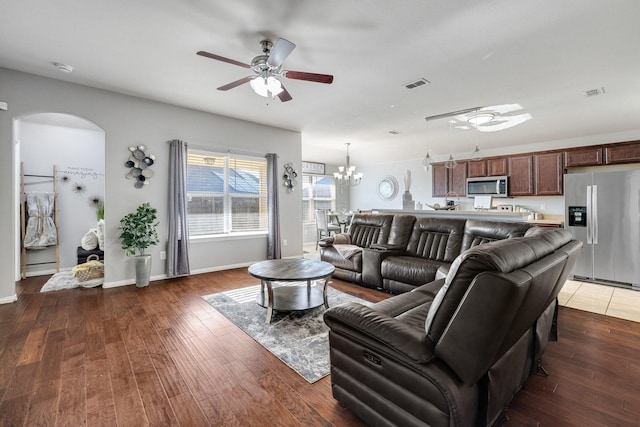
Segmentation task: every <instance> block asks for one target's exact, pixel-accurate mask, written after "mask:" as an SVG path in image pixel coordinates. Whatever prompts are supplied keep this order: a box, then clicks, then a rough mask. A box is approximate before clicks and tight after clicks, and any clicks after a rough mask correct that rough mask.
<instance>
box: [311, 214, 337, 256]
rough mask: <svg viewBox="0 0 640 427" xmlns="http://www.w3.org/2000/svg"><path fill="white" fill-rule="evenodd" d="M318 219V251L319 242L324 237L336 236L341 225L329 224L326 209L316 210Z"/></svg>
mask: <svg viewBox="0 0 640 427" xmlns="http://www.w3.org/2000/svg"><path fill="white" fill-rule="evenodd" d="M315 217H316V230H317V237H316V250H318V242H319V241H320V239H322V238H323V237H329V236H330V235H331V234H335V233H336V232H338V233H339V232H340V231H341V228H340V225H337V224H331V223H329V216H328V215H327V210H326V209H316V210H315Z"/></svg>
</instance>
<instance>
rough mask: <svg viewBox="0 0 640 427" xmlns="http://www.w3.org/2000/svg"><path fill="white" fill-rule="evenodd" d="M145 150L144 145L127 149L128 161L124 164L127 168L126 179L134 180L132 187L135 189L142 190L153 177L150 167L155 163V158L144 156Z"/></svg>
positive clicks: (150, 155)
mask: <svg viewBox="0 0 640 427" xmlns="http://www.w3.org/2000/svg"><path fill="white" fill-rule="evenodd" d="M146 149H147V147H146V146H144V145H138V146H137V147H135V146H131V147H129V152H130V155H129V159H128V160H127V161H126V162H125V164H124V165H125V166H126V167H128V168H129V172H128V173H127V175H126V177H127V179H134V180H135V182H134V183H133V186H134V187H135V188H142V187H143V186H145V185H148V184H149V178H151V177H152V176H153V170H151V165H153V164H154V163H155V159H156V157H155V156H154V155H153V154H146V153H145V150H146Z"/></svg>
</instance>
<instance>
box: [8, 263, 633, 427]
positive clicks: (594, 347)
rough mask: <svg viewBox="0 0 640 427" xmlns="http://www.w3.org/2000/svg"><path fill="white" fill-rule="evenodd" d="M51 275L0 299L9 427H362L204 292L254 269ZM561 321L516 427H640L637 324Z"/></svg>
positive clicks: (364, 294)
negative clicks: (9, 299)
mask: <svg viewBox="0 0 640 427" xmlns="http://www.w3.org/2000/svg"><path fill="white" fill-rule="evenodd" d="M46 279H47V277H35V278H29V279H27V280H24V281H22V282H20V283H19V285H18V294H19V299H18V302H16V303H13V304H4V305H0V397H1V400H0V426H22V425H25V426H47V425H51V426H53V425H59V426H80V425H88V426H101V425H104V426H144V425H156V426H168V425H180V426H207V425H212V426H234V425H237V426H254V425H255V426H270V425H278V426H316V425H317V426H330V425H334V426H360V425H362V424H361V423H360V422H359V421H358V420H357V419H356V418H354V417H353V416H352V415H351V414H350V413H349V412H347V411H346V410H343V409H342V408H340V406H339V405H337V404H336V402H335V401H334V399H333V397H332V396H331V379H330V377H325V378H324V379H322V380H320V381H318V382H316V383H315V384H308V383H307V382H306V381H305V380H304V379H302V378H301V377H300V376H299V375H298V374H296V373H295V372H294V371H292V370H291V369H290V368H288V367H287V366H286V365H285V364H283V363H282V362H280V361H279V360H278V359H277V358H276V357H275V356H273V355H271V353H269V352H268V351H267V350H265V349H264V348H263V347H262V346H260V345H259V344H257V343H256V342H255V341H253V339H251V338H250V337H249V336H247V335H245V334H244V333H243V332H242V331H240V330H239V329H238V328H237V327H235V326H234V325H233V324H232V323H230V322H229V321H228V320H227V319H226V318H224V317H223V316H222V315H220V314H219V313H218V312H217V311H216V310H214V309H213V308H211V307H210V306H209V305H208V304H207V303H206V302H205V301H204V300H203V299H202V298H200V297H201V296H202V295H206V294H210V293H215V292H220V291H223V290H228V289H232V288H238V287H243V286H248V285H251V284H256V283H257V280H256V279H254V278H252V277H250V276H249V275H248V274H247V272H246V269H235V270H228V271H222V272H216V273H209V274H201V275H195V276H192V277H189V278H183V279H177V280H166V281H161V282H153V283H152V284H151V285H150V286H149V287H147V288H143V289H137V288H135V287H134V286H126V287H120V288H114V289H101V288H97V289H74V290H66V291H57V292H48V293H40V292H39V291H40V288H41V287H42V285H43V284H44V282H45V281H46ZM332 286H333V287H335V288H337V289H340V290H343V291H346V292H350V293H352V294H355V295H357V296H359V297H361V298H364V299H367V300H369V301H379V300H382V299H385V298H387V297H388V295H386V294H384V293H381V292H377V291H374V290H370V289H365V288H362V287H358V286H355V285H351V284H348V283H346V282H341V281H339V280H333V281H332ZM559 324H560V340H559V341H558V342H552V343H549V345H548V346H547V350H546V353H545V355H544V359H543V360H544V366H545V367H546V369H547V370H548V371H549V372H550V375H549V376H548V377H546V378H544V377H539V376H534V377H532V378H531V379H530V380H529V381H528V383H527V385H526V387H525V389H523V390H522V391H521V392H520V393H518V395H517V396H516V398H515V399H514V400H513V401H512V403H511V405H510V410H509V417H510V421H509V422H508V425H509V426H602V425H607V426H631V425H638V420H640V393H639V391H640V324H639V323H634V322H630V321H624V320H618V319H614V318H609V317H605V316H600V315H596V314H591V313H587V312H582V311H577V310H572V309H568V308H561V311H560V317H559Z"/></svg>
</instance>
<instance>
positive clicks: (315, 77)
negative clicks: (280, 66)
mask: <svg viewBox="0 0 640 427" xmlns="http://www.w3.org/2000/svg"><path fill="white" fill-rule="evenodd" d="M282 74H283V75H284V76H285V77H287V78H289V79H295V80H306V81H308V82H316V83H326V84H331V83H332V82H333V76H332V75H330V74H316V73H305V72H303V71H284V72H283V73H282Z"/></svg>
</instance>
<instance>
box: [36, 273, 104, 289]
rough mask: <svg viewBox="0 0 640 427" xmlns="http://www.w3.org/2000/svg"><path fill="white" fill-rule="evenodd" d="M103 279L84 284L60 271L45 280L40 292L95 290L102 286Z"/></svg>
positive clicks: (71, 275)
mask: <svg viewBox="0 0 640 427" xmlns="http://www.w3.org/2000/svg"><path fill="white" fill-rule="evenodd" d="M103 282H104V278H100V279H92V280H86V281H84V282H78V281H77V280H76V278H75V277H73V274H72V273H71V271H61V272H59V273H56V274H54V275H53V276H51V278H49V280H47V283H45V284H44V286H43V287H42V289H40V292H49V291H59V290H61V289H73V288H95V287H96V286H100V285H102V283H103Z"/></svg>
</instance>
